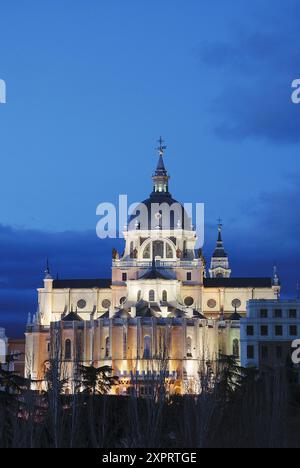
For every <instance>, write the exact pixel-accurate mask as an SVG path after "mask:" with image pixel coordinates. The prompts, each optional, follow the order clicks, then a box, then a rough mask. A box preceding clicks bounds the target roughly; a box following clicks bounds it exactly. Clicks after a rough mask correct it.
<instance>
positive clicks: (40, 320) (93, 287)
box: [26, 145, 280, 395]
mask: <svg viewBox="0 0 300 468" xmlns="http://www.w3.org/2000/svg"><path fill="white" fill-rule="evenodd" d="M164 149H165V147H163V146H162V145H160V147H159V159H158V164H157V167H156V170H155V173H154V175H153V177H152V180H153V191H152V193H151V194H150V197H149V198H147V199H146V200H145V201H144V202H143V204H142V206H143V208H145V207H146V208H147V209H148V213H151V211H153V210H151V207H152V206H159V205H164V206H169V207H172V206H173V205H174V204H176V205H177V207H178V206H179V212H181V214H182V218H180V219H179V220H178V219H176V218H175V217H174V215H173V217H171V218H170V219H169V226H168V229H165V225H164V219H163V215H162V212H161V210H158V211H157V212H154V214H153V213H152V214H149V216H148V215H147V216H148V218H147V220H146V223H141V222H140V219H139V217H138V216H137V214H135V215H132V216H131V218H130V219H129V224H128V227H127V229H126V230H125V232H124V238H125V249H124V252H123V253H119V252H118V251H117V250H114V251H113V259H112V277H111V278H110V279H82V280H80V279H76V280H73V279H53V278H52V277H51V274H50V271H49V268H47V270H46V275H45V278H44V285H43V287H42V288H40V289H38V312H37V314H35V315H34V316H33V317H32V318H31V317H29V320H28V323H27V328H26V375H27V376H30V377H31V378H32V379H35V380H37V381H41V382H42V381H43V379H44V376H45V372H46V371H47V369H48V368H49V365H50V363H51V360H53V359H54V358H56V359H59V361H60V362H61V363H62V364H63V366H64V373H65V375H64V378H66V379H67V383H66V384H65V392H66V393H71V392H73V391H74V386H75V384H74V382H75V381H76V372H77V370H76V368H77V364H78V362H79V363H81V364H84V365H87V366H88V365H93V366H95V367H100V366H104V365H108V366H111V367H112V369H113V373H114V375H117V376H118V377H119V381H118V385H116V386H114V387H113V389H112V393H115V394H119V395H128V394H129V393H130V392H132V391H136V392H138V393H139V394H141V395H147V393H148V392H149V391H150V390H149V389H150V388H153V383H155V382H158V381H160V380H161V379H163V380H164V383H165V384H166V386H167V389H168V391H169V392H170V393H172V392H173V393H177V394H183V393H196V392H198V391H199V372H200V370H205V367H207V366H208V365H209V364H208V363H212V362H215V361H216V360H217V358H218V356H219V355H220V353H221V354H227V355H235V356H236V358H237V359H238V360H239V359H240V319H241V317H244V316H245V315H246V304H247V301H248V300H249V299H276V298H278V296H279V293H280V285H279V280H278V277H277V275H276V274H275V275H274V276H273V277H270V278H261V277H257V278H239V277H232V275H231V269H230V264H229V258H228V255H227V253H226V252H225V249H224V245H223V239H222V225H221V223H220V224H219V226H218V232H217V243H216V248H215V251H214V252H213V254H212V257H211V261H210V264H209V265H208V266H209V268H208V272H207V267H206V261H205V259H204V256H203V253H202V250H196V248H195V246H196V241H197V236H196V232H195V230H194V228H193V226H192V224H191V221H190V219H189V217H188V216H187V214H186V213H185V210H184V207H183V206H182V205H181V204H178V202H176V200H174V199H173V198H172V196H171V194H170V192H169V175H168V172H167V170H166V168H165V163H164ZM140 212H141V210H140V211H139V210H138V209H137V210H136V213H140Z"/></svg>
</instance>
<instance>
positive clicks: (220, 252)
mask: <svg viewBox="0 0 300 468" xmlns="http://www.w3.org/2000/svg"><path fill="white" fill-rule="evenodd" d="M222 227H223V224H222V220H221V219H220V218H219V219H218V239H217V246H216V248H215V251H214V253H213V257H216V258H225V257H227V253H226V252H225V250H224V245H223V239H222Z"/></svg>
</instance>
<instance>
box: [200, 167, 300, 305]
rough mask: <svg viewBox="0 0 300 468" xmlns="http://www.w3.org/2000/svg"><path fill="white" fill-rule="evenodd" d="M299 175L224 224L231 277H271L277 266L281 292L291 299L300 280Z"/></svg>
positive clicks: (265, 193) (254, 199) (252, 201)
mask: <svg viewBox="0 0 300 468" xmlns="http://www.w3.org/2000/svg"><path fill="white" fill-rule="evenodd" d="M299 175H300V174H294V175H292V176H288V177H286V183H287V188H286V189H285V190H277V191H275V190H274V191H273V192H264V193H261V194H260V195H259V196H258V197H255V198H253V199H252V200H249V202H248V203H247V204H245V205H243V206H242V207H241V213H240V217H236V219H235V221H233V222H232V223H230V222H228V223H226V222H225V227H224V232H223V238H224V242H225V247H226V250H227V251H228V254H229V258H230V262H231V266H232V271H233V276H270V275H271V274H272V267H273V265H274V263H276V264H277V266H278V269H279V273H280V277H281V280H282V293H283V295H284V296H286V297H292V298H293V297H295V295H296V284H297V282H298V281H300V268H299V265H300V235H299V234H300V217H299V210H298V203H299V200H300V186H299V185H298V180H299ZM207 237H208V238H211V237H212V234H211V233H210V235H209V236H207ZM213 237H216V234H215V235H214V236H213ZM213 247H214V246H213V245H210V246H209V249H207V252H208V253H210V252H211V250H212V248H213Z"/></svg>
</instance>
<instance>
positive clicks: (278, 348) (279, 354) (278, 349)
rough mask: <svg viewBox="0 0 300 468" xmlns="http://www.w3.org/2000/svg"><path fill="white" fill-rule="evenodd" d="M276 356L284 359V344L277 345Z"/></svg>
mask: <svg viewBox="0 0 300 468" xmlns="http://www.w3.org/2000/svg"><path fill="white" fill-rule="evenodd" d="M276 358H277V359H282V346H276Z"/></svg>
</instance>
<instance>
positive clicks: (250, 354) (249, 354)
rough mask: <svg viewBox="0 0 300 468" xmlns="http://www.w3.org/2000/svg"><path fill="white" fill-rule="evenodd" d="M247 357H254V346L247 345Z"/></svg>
mask: <svg viewBox="0 0 300 468" xmlns="http://www.w3.org/2000/svg"><path fill="white" fill-rule="evenodd" d="M247 359H254V346H252V345H248V346H247Z"/></svg>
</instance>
